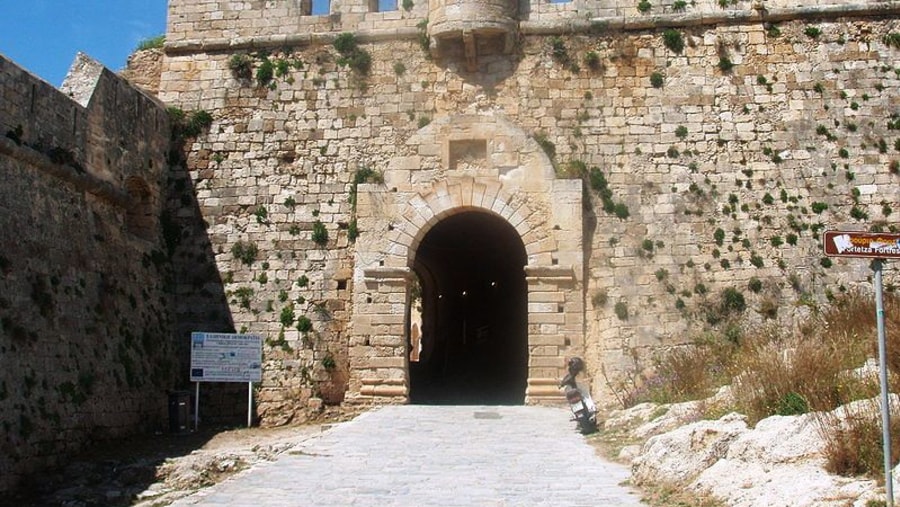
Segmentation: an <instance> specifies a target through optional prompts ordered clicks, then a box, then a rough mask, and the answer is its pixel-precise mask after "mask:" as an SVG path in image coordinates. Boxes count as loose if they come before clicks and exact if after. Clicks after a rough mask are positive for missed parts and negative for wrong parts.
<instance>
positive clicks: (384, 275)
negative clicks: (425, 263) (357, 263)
mask: <svg viewBox="0 0 900 507" xmlns="http://www.w3.org/2000/svg"><path fill="white" fill-rule="evenodd" d="M363 277H364V281H366V282H377V281H382V280H411V279H412V278H413V273H412V270H411V269H409V268H407V267H389V266H378V267H374V268H365V269H363Z"/></svg>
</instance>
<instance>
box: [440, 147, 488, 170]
mask: <svg viewBox="0 0 900 507" xmlns="http://www.w3.org/2000/svg"><path fill="white" fill-rule="evenodd" d="M449 152H450V153H449V159H450V160H449V161H448V162H449V163H448V165H449V167H450V169H451V170H456V169H461V168H462V167H460V166H461V165H468V166H476V167H485V166H487V140H485V139H457V140H451V141H450V149H449Z"/></svg>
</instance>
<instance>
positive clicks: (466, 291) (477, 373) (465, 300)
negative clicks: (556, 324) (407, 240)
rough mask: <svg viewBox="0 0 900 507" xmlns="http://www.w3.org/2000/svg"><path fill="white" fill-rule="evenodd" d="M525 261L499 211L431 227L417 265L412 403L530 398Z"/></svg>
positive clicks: (450, 219) (514, 401) (447, 220)
mask: <svg viewBox="0 0 900 507" xmlns="http://www.w3.org/2000/svg"><path fill="white" fill-rule="evenodd" d="M526 262H527V257H526V254H525V247H524V245H523V243H522V240H521V239H520V238H519V235H518V233H517V232H516V230H515V229H514V228H513V227H512V226H511V225H509V223H507V222H506V221H505V220H503V219H502V218H499V217H497V216H495V215H491V214H488V213H484V212H477V211H470V212H464V213H459V214H455V215H451V216H450V217H448V218H445V219H444V220H442V221H441V222H439V223H438V224H436V225H435V226H434V227H433V228H432V229H431V230H430V231H428V233H427V234H426V235H425V237H424V238H423V240H422V242H421V243H420V244H419V247H418V249H417V250H416V258H415V263H414V270H415V272H416V274H417V275H418V278H419V284H420V287H421V299H419V300H414V301H413V304H414V305H420V307H421V317H422V318H421V326H422V328H421V346H420V348H419V349H418V350H416V351H415V352H417V353H413V354H412V357H413V358H416V356H417V359H418V361H415V360H413V361H411V362H410V363H409V378H410V401H411V402H412V403H435V404H439V403H453V404H520V403H523V402H524V399H525V388H526V383H527V377H528V295H527V287H526V284H525V271H524V267H525V264H526ZM414 332H415V331H414Z"/></svg>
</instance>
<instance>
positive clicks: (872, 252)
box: [822, 231, 900, 507]
mask: <svg viewBox="0 0 900 507" xmlns="http://www.w3.org/2000/svg"><path fill="white" fill-rule="evenodd" d="M822 244H823V245H824V248H825V255H827V256H829V257H859V258H869V259H874V260H873V261H872V270H873V271H874V272H875V281H874V285H875V322H876V325H877V327H878V369H879V377H880V378H879V380H880V383H881V428H882V435H881V438H882V443H883V451H884V492H885V496H886V497H887V502H886V503H887V505H888V507H894V481H893V474H892V473H891V405H890V394H889V393H888V374H887V345H886V343H885V342H886V339H885V331H884V297H883V291H882V285H881V284H882V281H881V276H882V273H881V271H882V267H883V265H884V261H885V259H900V234H886V233H873V232H853V231H826V232H825V234H824V235H823V236H822Z"/></svg>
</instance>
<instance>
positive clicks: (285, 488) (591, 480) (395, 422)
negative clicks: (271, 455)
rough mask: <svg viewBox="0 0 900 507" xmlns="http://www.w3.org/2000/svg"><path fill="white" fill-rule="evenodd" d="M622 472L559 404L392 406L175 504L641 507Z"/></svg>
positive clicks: (364, 416)
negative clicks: (603, 456) (586, 438)
mask: <svg viewBox="0 0 900 507" xmlns="http://www.w3.org/2000/svg"><path fill="white" fill-rule="evenodd" d="M628 476H629V473H628V471H627V469H626V468H625V467H623V466H622V465H618V464H613V463H609V462H607V461H605V460H603V459H601V458H600V457H598V456H597V455H596V453H595V452H594V449H593V448H592V447H591V446H589V445H588V444H587V443H585V442H584V438H583V437H582V436H581V435H579V434H578V433H577V432H576V431H575V429H574V423H573V422H570V421H569V413H568V411H566V410H564V409H558V408H546V407H509V406H503V407H479V406H421V405H406V406H390V407H384V408H380V409H378V410H374V411H371V412H367V413H365V414H363V415H361V416H359V417H358V418H356V419H354V420H353V421H350V422H346V423H342V424H339V425H336V426H335V427H334V428H332V429H330V430H328V431H327V432H325V433H323V434H322V435H321V436H320V437H317V438H313V439H311V440H308V441H306V442H304V443H302V444H300V445H299V446H298V447H295V448H294V449H293V450H291V451H289V452H287V453H285V454H282V455H281V456H280V457H279V458H278V459H277V460H276V461H272V462H264V463H262V464H259V465H256V466H254V467H253V468H251V469H250V470H247V471H245V472H242V473H240V474H238V475H236V476H235V477H233V478H231V479H229V480H227V481H225V482H223V483H221V484H219V485H217V486H214V487H212V488H209V489H207V490H203V491H201V492H199V493H197V494H195V495H193V496H190V497H187V498H185V499H182V500H180V501H178V502H176V503H174V504H172V505H173V506H179V507H182V506H188V505H200V506H207V507H220V506H221V507H224V506H238V507H240V506H253V507H266V506H271V507H276V506H277V507H288V506H291V507H307V506H329V507H335V506H337V507H340V506H350V505H353V506H378V507H382V506H403V507H424V506H441V507H445V506H466V507H469V506H516V507H518V506H543V505H546V506H551V505H552V506H554V507H570V506H591V507H607V506H615V507H628V506H639V505H644V504H642V503H641V502H640V501H639V499H638V496H637V495H636V494H634V493H633V492H632V491H631V490H629V489H628V488H627V487H625V486H621V485H620V484H621V483H622V482H623V481H625V480H626V479H627V478H628Z"/></svg>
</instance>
